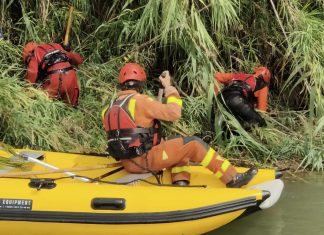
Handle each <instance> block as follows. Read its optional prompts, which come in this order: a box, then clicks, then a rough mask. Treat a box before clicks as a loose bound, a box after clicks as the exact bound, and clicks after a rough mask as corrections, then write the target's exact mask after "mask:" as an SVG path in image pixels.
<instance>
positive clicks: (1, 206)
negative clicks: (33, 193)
mask: <svg viewBox="0 0 324 235" xmlns="http://www.w3.org/2000/svg"><path fill="white" fill-rule="evenodd" d="M32 206H33V201H32V200H30V199H12V198H0V210H10V209H12V210H17V209H18V210H31V209H32Z"/></svg>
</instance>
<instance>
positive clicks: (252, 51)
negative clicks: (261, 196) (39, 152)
mask: <svg viewBox="0 0 324 235" xmlns="http://www.w3.org/2000/svg"><path fill="white" fill-rule="evenodd" d="M323 3H324V2H323V1H322V0H317V1H311V0H306V1H301V0H291V1H284V0H279V1H266V0H257V1H239V0H221V1H220V0H194V1H189V0H178V1H172V0H163V1H162V0H145V1H144V0H141V1H134V0H129V1H118V0H112V1H103V0H95V1H90V0H83V1H80V0H73V1H58V0H45V1H40V0H32V1H10V0H4V1H1V3H0V12H1V15H0V24H1V25H2V26H3V27H4V29H5V38H4V39H2V40H1V39H0V54H1V57H0V138H1V139H3V140H4V141H5V142H7V143H9V144H12V145H14V146H16V147H30V148H42V149H48V150H55V151H73V152H103V151H105V133H104V131H103V128H102V124H101V118H100V113H101V110H102V109H103V108H104V107H106V106H107V105H108V104H109V103H110V101H111V99H112V97H113V96H114V94H115V93H116V78H117V76H118V70H119V68H120V67H121V65H122V64H123V63H125V62H130V61H132V62H138V63H141V64H142V65H143V66H144V67H145V68H146V70H147V72H148V77H149V79H148V88H149V90H147V92H148V93H150V94H152V95H155V93H156V92H157V90H158V86H157V82H156V78H157V77H158V74H159V73H160V72H161V71H162V70H165V69H169V70H171V72H172V73H173V75H174V79H173V80H174V81H173V82H174V84H175V85H176V86H177V88H178V89H179V90H180V92H181V95H182V96H183V98H184V111H183V117H182V119H181V120H180V121H179V122H176V123H165V124H164V127H165V132H166V134H183V135H184V134H186V135H191V134H194V133H197V132H200V131H206V130H209V129H210V127H209V124H208V119H210V118H213V117H209V115H210V110H211V107H212V105H213V104H212V96H213V94H212V87H213V85H214V83H215V81H214V80H213V73H214V72H215V71H243V72H252V71H253V68H254V67H255V66H258V65H264V66H267V67H269V68H270V70H271V72H272V75H273V76H272V80H271V87H270V88H271V96H270V100H269V103H270V105H269V108H270V110H269V112H268V113H266V114H264V117H265V119H266V120H267V123H268V127H266V128H262V129H261V128H256V129H255V130H254V131H253V132H251V133H248V132H245V131H244V130H243V129H242V128H241V127H240V125H239V124H238V122H237V121H236V120H235V119H234V118H233V117H232V116H231V115H230V114H228V113H226V111H224V110H223V109H222V108H221V107H220V106H219V105H217V104H216V109H217V110H220V112H221V114H222V115H223V117H224V119H225V120H226V123H227V125H228V127H229V128H230V129H231V130H232V132H231V133H230V135H229V136H230V138H229V139H223V138H222V133H220V130H218V132H217V133H216V137H215V139H214V140H213V142H212V143H211V144H212V145H213V146H214V147H216V148H217V149H218V150H219V151H220V152H221V153H223V154H224V155H225V156H227V157H229V158H230V159H232V160H235V159H239V160H246V159H248V160H249V161H253V162H257V163H259V164H270V165H271V164H274V165H278V164H280V160H287V159H292V158H293V159H297V160H298V161H299V162H300V163H301V168H303V167H308V168H309V169H316V170H322V169H323V155H324V152H323V151H324V150H323V147H322V146H323V142H324V136H323V126H324V119H323V113H324V98H323V90H324V77H323V74H324V67H323V66H324V63H323V55H324V47H323V45H324V44H323V40H324V39H323V38H324V37H323V36H324V35H323V34H324V33H323V32H324V30H323V27H324V24H323V23H324V18H323V9H324V5H323ZM69 4H73V5H74V6H75V8H76V11H75V16H74V22H73V28H72V35H71V45H72V48H73V49H74V50H75V51H77V52H79V53H81V54H82V55H83V56H84V57H85V59H86V60H85V63H84V64H83V65H81V66H80V68H79V70H78V72H77V73H78V77H79V81H80V85H81V97H80V105H79V106H78V108H77V109H73V108H71V107H68V106H66V105H65V104H63V103H61V102H59V101H55V100H50V99H48V98H47V96H46V94H45V93H44V92H43V91H41V90H39V89H37V88H34V87H32V86H30V85H28V84H26V82H25V81H24V80H23V78H24V74H25V72H26V71H25V68H24V65H23V64H22V61H21V52H22V48H23V45H24V44H25V43H26V42H28V41H31V40H33V41H36V42H50V41H56V42H61V41H63V35H64V30H65V24H66V19H67V13H68V8H69ZM216 85H217V86H219V84H216Z"/></svg>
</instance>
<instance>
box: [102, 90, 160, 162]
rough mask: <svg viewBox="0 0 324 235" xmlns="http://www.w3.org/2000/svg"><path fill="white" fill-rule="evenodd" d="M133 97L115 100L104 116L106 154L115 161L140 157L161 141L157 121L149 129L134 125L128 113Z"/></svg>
mask: <svg viewBox="0 0 324 235" xmlns="http://www.w3.org/2000/svg"><path fill="white" fill-rule="evenodd" d="M133 95H134V94H132V95H129V96H127V97H126V98H124V99H122V100H116V101H115V102H114V103H113V104H112V105H111V106H110V108H109V109H108V110H107V111H106V112H105V114H104V120H103V121H104V126H105V130H106V132H107V135H108V152H109V154H110V155H111V156H112V157H114V158H115V159H117V160H120V159H130V158H134V157H138V156H141V155H143V154H144V153H146V152H148V151H149V150H150V149H151V148H152V147H153V146H155V145H157V144H159V143H160V141H161V124H160V122H159V121H158V120H154V124H153V127H151V128H142V127H139V126H137V125H136V124H135V122H134V120H133V118H132V116H131V114H130V112H129V111H128V104H129V101H130V99H131V97H132V96H133Z"/></svg>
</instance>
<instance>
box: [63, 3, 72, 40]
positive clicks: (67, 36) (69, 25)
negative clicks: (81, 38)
mask: <svg viewBox="0 0 324 235" xmlns="http://www.w3.org/2000/svg"><path fill="white" fill-rule="evenodd" d="M73 10H74V7H73V6H70V9H69V18H68V22H67V26H66V31H65V37H64V42H63V45H64V46H68V45H69V39H70V32H71V27H72V18H73Z"/></svg>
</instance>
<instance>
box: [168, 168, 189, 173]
mask: <svg viewBox="0 0 324 235" xmlns="http://www.w3.org/2000/svg"><path fill="white" fill-rule="evenodd" d="M180 172H190V168H189V166H176V167H173V168H172V170H171V173H172V174H177V173H180Z"/></svg>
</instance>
